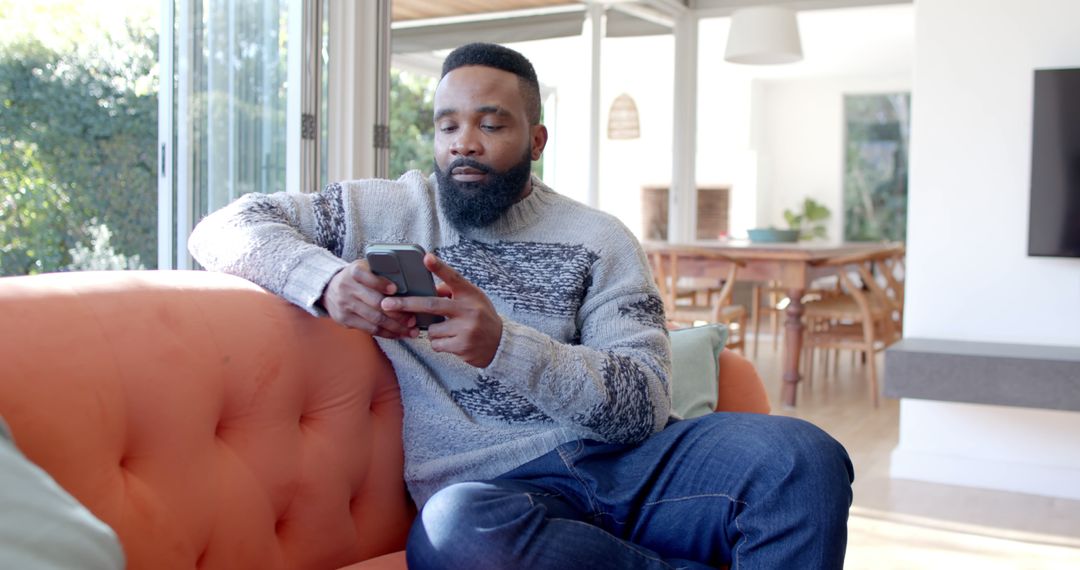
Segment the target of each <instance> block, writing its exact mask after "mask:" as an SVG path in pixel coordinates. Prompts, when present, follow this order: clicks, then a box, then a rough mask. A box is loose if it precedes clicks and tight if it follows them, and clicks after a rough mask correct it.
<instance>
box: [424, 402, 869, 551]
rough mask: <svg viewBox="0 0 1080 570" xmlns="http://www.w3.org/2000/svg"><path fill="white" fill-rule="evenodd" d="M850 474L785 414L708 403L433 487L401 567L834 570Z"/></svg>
mask: <svg viewBox="0 0 1080 570" xmlns="http://www.w3.org/2000/svg"><path fill="white" fill-rule="evenodd" d="M853 477H854V473H853V470H852V467H851V461H850V460H849V459H848V456H847V452H846V451H844V448H843V447H842V446H841V445H840V444H839V443H837V441H836V440H834V439H833V438H832V437H830V436H829V435H828V434H826V433H825V432H823V431H821V430H820V429H818V428H817V427H816V426H814V425H812V424H809V423H807V422H804V421H802V420H797V419H793V418H786V417H780V416H763V415H756V414H734V413H716V414H709V415H707V416H702V417H699V418H696V419H693V420H685V421H676V422H672V423H671V424H669V425H668V426H667V427H666V428H665V429H664V430H663V431H662V432H660V433H658V434H656V435H653V436H652V437H650V438H649V439H648V440H647V441H645V442H644V443H641V444H638V445H615V444H605V443H599V442H595V441H574V442H570V443H567V444H564V445H562V446H560V447H558V448H556V449H555V450H553V451H551V452H550V453H548V454H546V455H544V456H542V457H540V458H538V459H535V460H533V461H530V462H529V463H526V464H525V465H522V466H521V467H518V468H517V469H514V470H513V471H510V472H509V473H506V474H505V475H502V476H501V477H498V478H496V479H493V480H490V481H483V482H475V483H458V484H454V485H450V486H449V487H446V488H445V489H442V490H441V491H439V492H438V493H436V494H435V495H434V496H433V497H432V498H431V499H430V500H429V501H428V503H427V504H426V505H424V508H423V510H422V511H421V513H420V516H418V517H417V518H416V522H415V523H413V527H412V531H411V532H410V535H409V543H408V548H407V556H408V562H409V568H413V569H424V568H455V569H456V568H462V569H464V568H468V569H477V570H480V569H486V568H492V569H533V568H555V569H558V570H571V569H576V568H588V569H590V570H593V569H602V568H611V569H619V570H626V569H631V568H710V567H717V566H721V565H730V566H731V567H732V569H733V570H734V569H749V568H770V569H787V568H793V569H794V568H798V569H808V568H842V567H843V564H844V551H845V548H846V545H847V516H848V507H850V505H851V481H852V479H853Z"/></svg>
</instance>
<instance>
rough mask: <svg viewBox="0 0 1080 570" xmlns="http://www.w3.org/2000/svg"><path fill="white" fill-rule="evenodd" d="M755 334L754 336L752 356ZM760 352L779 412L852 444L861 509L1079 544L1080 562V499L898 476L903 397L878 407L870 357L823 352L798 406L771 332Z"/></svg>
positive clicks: (1079, 560)
mask: <svg viewBox="0 0 1080 570" xmlns="http://www.w3.org/2000/svg"><path fill="white" fill-rule="evenodd" d="M752 341H753V337H752V336H751V337H750V338H749V339H748V342H747V356H748V357H750V356H751V355H752V352H751V351H752V349H751V344H752ZM882 358H883V355H879V356H878V371H882V370H884V366H883V364H882V361H881V359H882ZM752 360H753V361H754V364H755V366H756V367H757V369H758V371H759V373H760V374H761V377H762V378H763V379H764V380H765V384H766V388H767V389H768V391H769V398H770V400H771V403H772V408H773V413H774V414H782V415H789V416H794V417H798V418H802V419H805V420H808V421H810V422H812V423H814V424H816V425H818V426H819V427H821V428H822V429H824V430H825V431H827V432H829V433H830V434H831V435H832V436H833V437H835V438H836V439H837V440H839V441H840V442H841V443H842V444H844V446H845V447H846V448H847V450H848V453H849V454H850V455H851V458H852V461H853V463H854V464H855V483H854V505H853V508H852V513H853V515H855V514H859V515H862V516H868V517H871V518H877V519H880V520H892V521H902V522H909V523H910V522H911V521H919V524H922V525H924V526H925V525H929V526H934V525H937V526H939V527H941V528H947V529H952V530H956V529H960V530H961V531H962V532H966V533H975V534H979V535H981V536H988V537H998V538H1005V539H1011V540H1019V541H1025V542H1030V543H1035V544H1043V545H1054V546H1055V547H1066V548H1071V549H1075V554H1076V558H1075V561H1076V565H1075V566H1073V565H1071V564H1070V567H1073V568H1080V501H1072V500H1066V499H1056V498H1051V497H1042V496H1037V495H1027V494H1021V493H1009V492H1001V491H990V490H983V489H975V488H968V487H959V486H953V485H941V484H935V483H924V482H918V481H908V480H901V479H890V478H889V457H890V453H891V452H892V450H893V449H894V448H895V447H896V443H897V437H898V427H899V404H898V401H896V400H892V399H888V398H882V399H881V407H880V408H878V409H876V410H875V409H874V407H873V404H872V403H871V400H870V392H869V381H868V378H867V377H866V376H865V365H863V364H861V363H858V362H854V363H853V359H852V357H851V353H850V352H841V353H840V358H839V359H838V362H837V363H836V367H835V370H834V368H833V364H832V363H830V365H829V370H828V372H827V373H824V372H822V367H821V358H820V353H819V356H818V358H817V362H816V367H815V371H814V374H813V379H812V382H811V383H807V382H806V381H803V382H801V383H800V386H799V389H798V402H797V407H796V409H794V410H785V409H783V407H782V406H781V405H780V402H779V397H780V385H781V381H780V376H781V366H780V360H781V359H780V355H779V354H778V353H777V352H774V350H773V347H772V340H771V339H770V338H769V337H767V336H765V335H763V336H762V338H761V343H760V345H759V353H758V357H757V358H756V359H753V358H752ZM853 539H854V535H853ZM862 546H864V547H865V546H867V545H862ZM946 548H948V546H946ZM952 548H956V549H962V548H965V546H963V545H960V544H956V545H955V546H953V547H952ZM850 552H851V551H850V549H849V553H850ZM1067 552H1069V551H1067ZM1070 554H1071V552H1070ZM926 567H930V566H926ZM1015 567H1023V568H1035V567H1038V568H1045V567H1051V566H1045V565H1034V566H1032V565H1021V566H1015ZM1053 567H1057V566H1053Z"/></svg>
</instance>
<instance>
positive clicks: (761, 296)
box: [750, 281, 787, 358]
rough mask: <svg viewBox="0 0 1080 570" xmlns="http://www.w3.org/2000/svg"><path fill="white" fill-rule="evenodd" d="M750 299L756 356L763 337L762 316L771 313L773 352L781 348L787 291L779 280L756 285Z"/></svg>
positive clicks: (751, 324) (755, 356)
mask: <svg viewBox="0 0 1080 570" xmlns="http://www.w3.org/2000/svg"><path fill="white" fill-rule="evenodd" d="M751 299H752V300H751V301H750V326H751V327H752V328H753V331H754V352H753V354H754V358H757V353H758V338H760V337H761V317H762V315H763V314H768V315H769V328H770V330H771V331H772V343H773V352H776V351H777V350H779V347H780V332H781V330H782V327H780V323H781V322H782V316H783V314H784V309H785V308H786V307H787V303H786V302H785V300H786V299H787V293H786V292H785V291H784V289H783V288H782V287H780V286H779V283H778V282H777V281H769V282H765V283H757V284H755V285H754V290H753V293H752V294H751Z"/></svg>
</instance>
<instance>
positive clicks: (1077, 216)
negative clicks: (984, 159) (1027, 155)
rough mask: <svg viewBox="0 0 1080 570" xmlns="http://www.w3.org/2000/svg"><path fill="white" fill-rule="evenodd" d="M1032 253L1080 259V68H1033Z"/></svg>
mask: <svg viewBox="0 0 1080 570" xmlns="http://www.w3.org/2000/svg"><path fill="white" fill-rule="evenodd" d="M1030 208H1031V209H1030V214H1029V217H1028V255H1032V256H1049V257H1080V68H1076V69H1037V70H1035V113H1034V120H1033V124H1032V145H1031V204H1030Z"/></svg>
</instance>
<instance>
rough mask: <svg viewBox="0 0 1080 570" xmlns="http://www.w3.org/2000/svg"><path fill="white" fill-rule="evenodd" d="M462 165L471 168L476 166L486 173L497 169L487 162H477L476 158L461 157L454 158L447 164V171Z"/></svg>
mask: <svg viewBox="0 0 1080 570" xmlns="http://www.w3.org/2000/svg"><path fill="white" fill-rule="evenodd" d="M462 166H467V167H469V168H475V169H476V170H479V171H480V172H483V173H484V174H490V173H492V172H494V170H495V169H494V168H492V167H490V166H488V165H486V164H481V163H479V162H477V161H475V160H473V159H471V158H466V157H461V158H458V159H456V160H454V161H453V162H451V163H450V164H447V165H446V172H447V173H449V172H452V171H453V170H454V169H455V168H460V167H462Z"/></svg>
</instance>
